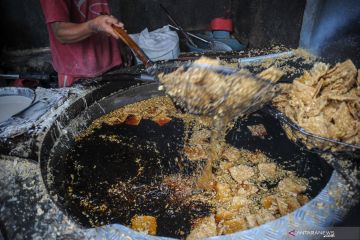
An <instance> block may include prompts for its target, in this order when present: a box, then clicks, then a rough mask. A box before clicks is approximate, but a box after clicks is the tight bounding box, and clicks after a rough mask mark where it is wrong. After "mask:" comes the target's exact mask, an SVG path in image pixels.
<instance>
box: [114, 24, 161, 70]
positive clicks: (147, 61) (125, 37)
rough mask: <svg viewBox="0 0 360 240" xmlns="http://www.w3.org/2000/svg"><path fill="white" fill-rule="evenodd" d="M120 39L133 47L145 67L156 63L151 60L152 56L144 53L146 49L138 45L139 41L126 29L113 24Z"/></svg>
mask: <svg viewBox="0 0 360 240" xmlns="http://www.w3.org/2000/svg"><path fill="white" fill-rule="evenodd" d="M112 27H113V29H114V30H115V32H116V33H117V35H118V36H119V37H120V39H121V40H122V41H123V42H124V43H125V44H126V45H127V46H128V47H129V48H131V49H132V50H133V51H134V53H135V55H136V56H137V57H138V58H139V59H140V61H142V62H143V63H144V65H145V67H151V66H153V65H154V63H153V62H152V61H151V60H150V58H149V57H148V56H147V55H146V54H145V53H144V51H143V50H142V49H141V48H140V47H139V45H137V43H136V42H135V41H134V40H133V39H132V38H131V37H130V36H129V34H127V32H125V30H124V29H122V28H120V27H117V26H115V25H113V26H112Z"/></svg>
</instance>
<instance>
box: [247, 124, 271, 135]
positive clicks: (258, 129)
mask: <svg viewBox="0 0 360 240" xmlns="http://www.w3.org/2000/svg"><path fill="white" fill-rule="evenodd" d="M247 128H248V129H249V131H250V132H251V135H252V136H253V137H264V136H266V135H267V131H266V128H265V126H264V125H263V124H257V125H251V126H247Z"/></svg>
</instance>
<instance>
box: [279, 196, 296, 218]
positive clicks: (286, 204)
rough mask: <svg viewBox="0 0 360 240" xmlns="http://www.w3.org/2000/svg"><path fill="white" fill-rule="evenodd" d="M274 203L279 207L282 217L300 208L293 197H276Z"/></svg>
mask: <svg viewBox="0 0 360 240" xmlns="http://www.w3.org/2000/svg"><path fill="white" fill-rule="evenodd" d="M276 202H277V205H278V207H279V212H280V214H281V215H282V216H284V215H286V214H288V213H291V212H293V211H294V210H295V209H297V208H299V207H300V203H299V202H298V200H297V199H296V198H295V197H286V198H282V197H276Z"/></svg>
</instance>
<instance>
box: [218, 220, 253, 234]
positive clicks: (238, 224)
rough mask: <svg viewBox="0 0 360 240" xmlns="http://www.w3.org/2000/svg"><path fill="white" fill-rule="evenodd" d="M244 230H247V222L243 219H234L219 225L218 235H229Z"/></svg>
mask: <svg viewBox="0 0 360 240" xmlns="http://www.w3.org/2000/svg"><path fill="white" fill-rule="evenodd" d="M245 229H247V222H246V220H245V218H236V219H231V220H227V221H224V222H223V223H222V224H219V230H218V234H219V235H221V234H231V233H235V232H238V231H242V230H245Z"/></svg>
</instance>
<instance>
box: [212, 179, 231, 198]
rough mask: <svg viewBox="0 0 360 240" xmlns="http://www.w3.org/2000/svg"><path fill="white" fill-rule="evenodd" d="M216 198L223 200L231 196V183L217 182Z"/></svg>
mask: <svg viewBox="0 0 360 240" xmlns="http://www.w3.org/2000/svg"><path fill="white" fill-rule="evenodd" d="M215 191H216V198H217V199H218V200H219V201H223V200H225V199H228V198H229V197H231V189H230V186H229V184H227V183H220V182H217V183H216V185H215Z"/></svg>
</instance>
